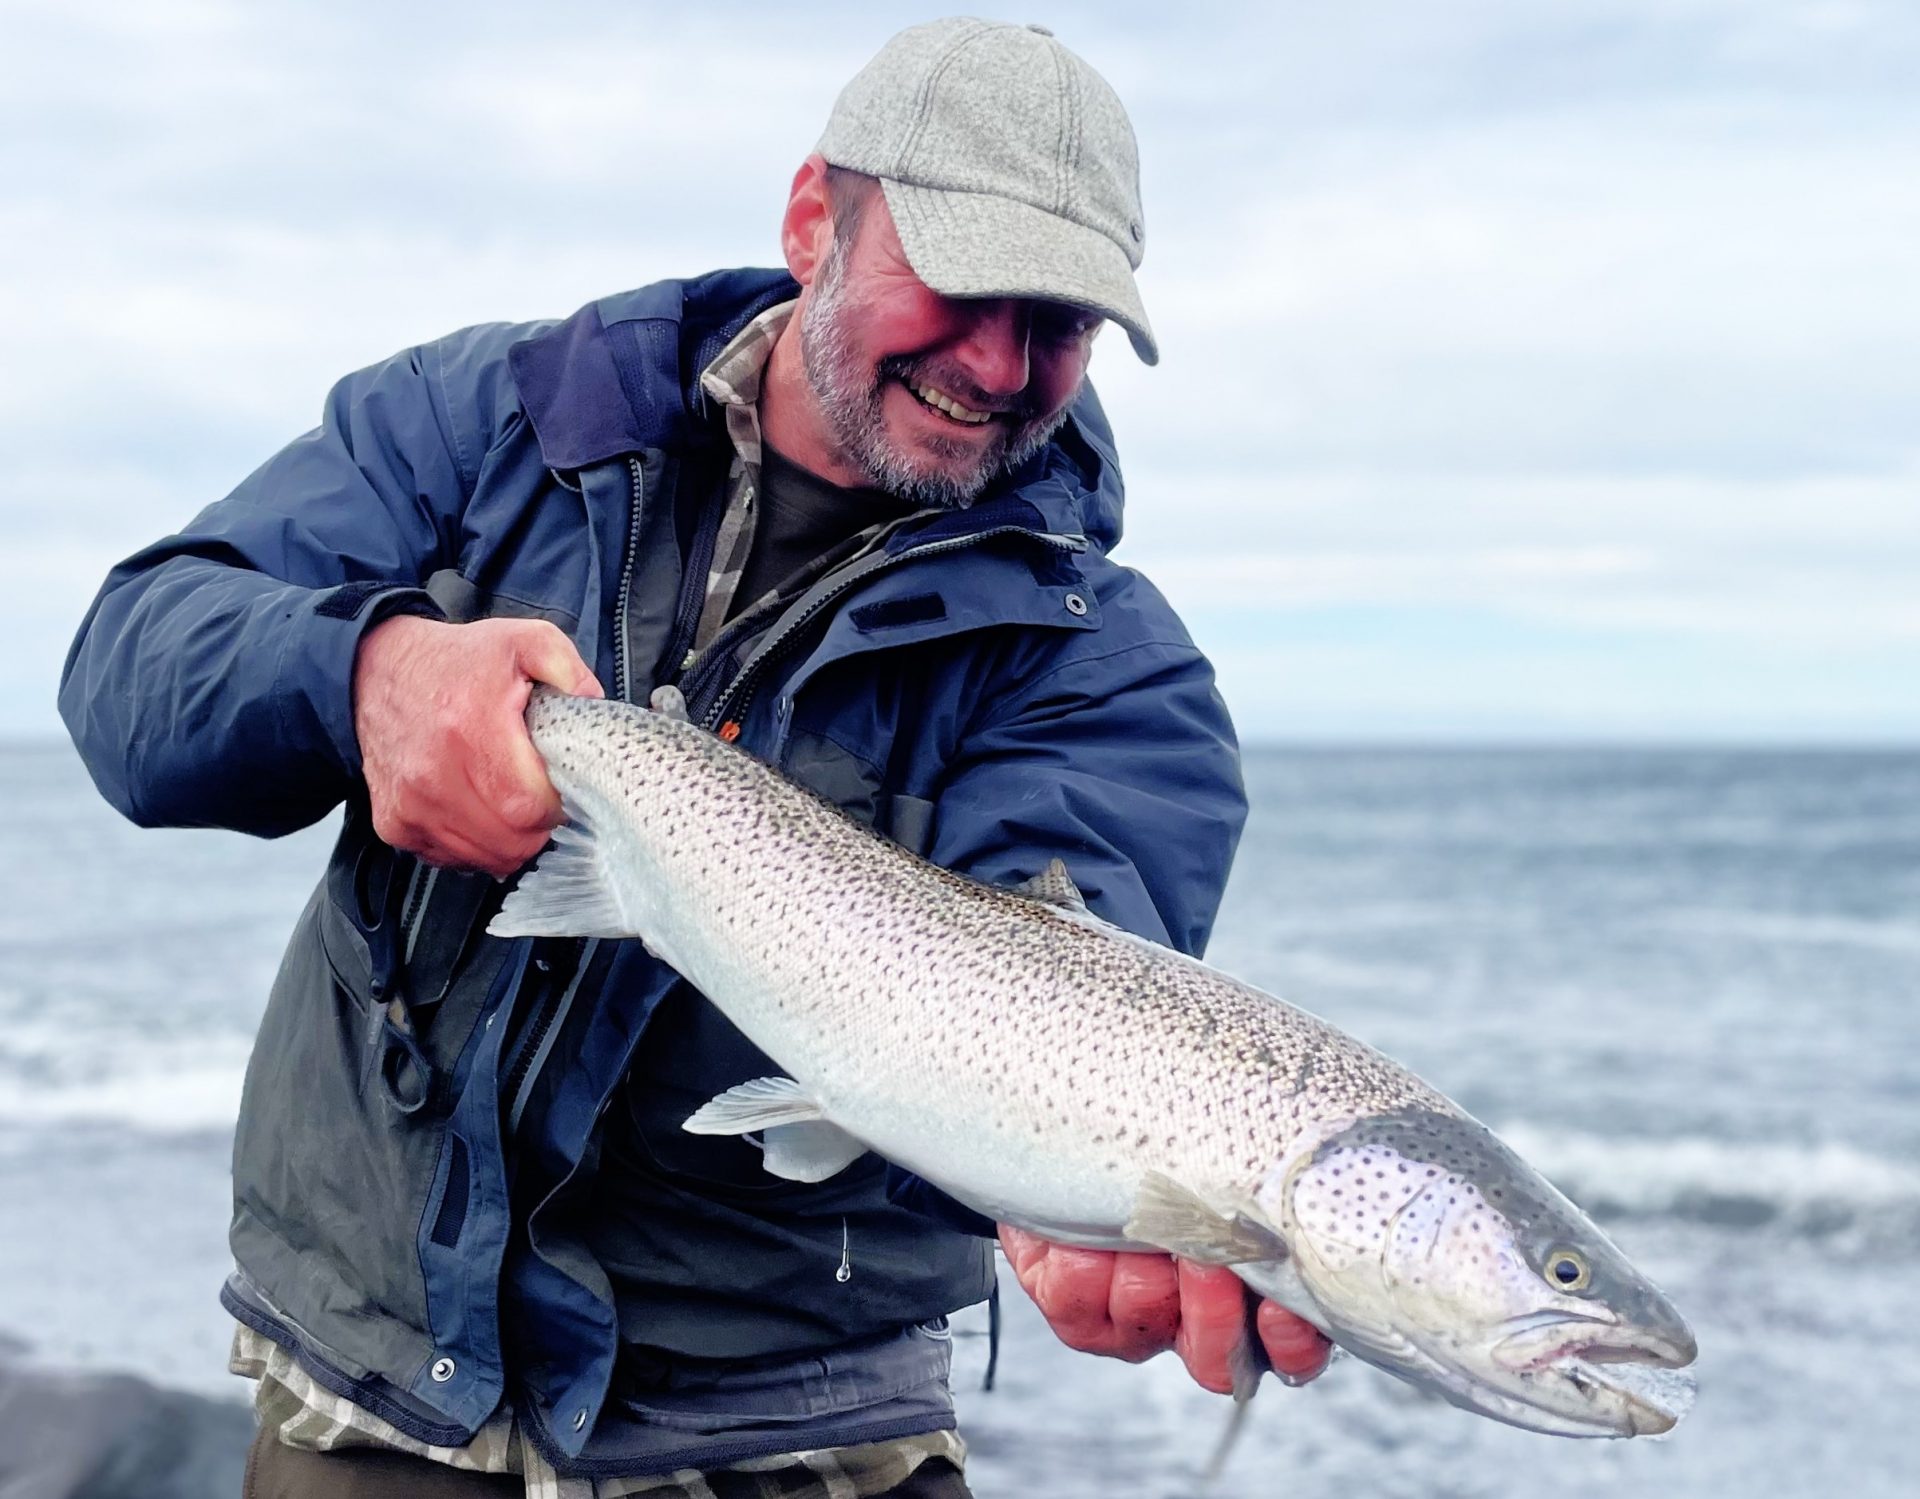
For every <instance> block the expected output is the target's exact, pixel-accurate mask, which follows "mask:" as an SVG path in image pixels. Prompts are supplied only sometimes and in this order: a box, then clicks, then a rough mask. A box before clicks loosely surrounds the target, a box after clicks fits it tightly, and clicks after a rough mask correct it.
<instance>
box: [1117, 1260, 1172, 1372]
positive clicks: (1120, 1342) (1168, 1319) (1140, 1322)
mask: <svg viewBox="0 0 1920 1499" xmlns="http://www.w3.org/2000/svg"><path fill="white" fill-rule="evenodd" d="M1107 1316H1108V1319H1109V1320H1110V1321H1111V1322H1112V1323H1113V1332H1114V1348H1113V1351H1114V1353H1116V1354H1117V1355H1118V1356H1119V1357H1121V1358H1124V1359H1129V1360H1131V1361H1133V1362H1134V1363H1138V1362H1139V1361H1140V1360H1142V1359H1149V1358H1152V1357H1153V1356H1154V1355H1155V1354H1156V1353H1164V1352H1166V1350H1167V1349H1169V1348H1171V1347H1172V1346H1173V1340H1174V1335H1175V1333H1176V1332H1177V1331H1178V1330H1179V1327H1180V1276H1179V1272H1178V1271H1176V1270H1175V1269H1174V1264H1173V1261H1172V1260H1171V1259H1169V1258H1168V1257H1167V1256H1166V1255H1164V1254H1119V1255H1115V1256H1114V1264H1113V1281H1112V1285H1111V1288H1110V1289H1109V1290H1108V1292H1107Z"/></svg>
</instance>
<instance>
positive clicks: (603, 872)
mask: <svg viewBox="0 0 1920 1499" xmlns="http://www.w3.org/2000/svg"><path fill="white" fill-rule="evenodd" d="M562 805H563V806H564V808H565V810H566V814H567V821H566V822H565V823H563V824H562V825H561V826H560V827H558V828H556V829H554V833H553V846H552V847H551V848H549V849H548V850H547V851H546V852H545V853H543V854H542V855H541V856H540V858H539V861H538V862H537V863H535V865H534V866H533V868H532V869H530V870H528V871H527V872H526V874H524V875H522V876H521V878H520V883H519V884H518V885H516V886H514V888H513V890H512V891H511V892H510V893H509V894H508V896H507V898H506V900H505V901H504V902H502V903H501V906H500V911H499V914H497V915H496V916H495V917H494V918H493V920H492V921H490V922H488V923H487V933H488V935H489V936H494V937H638V936H639V935H640V933H639V932H637V931H635V930H634V922H633V918H632V917H631V916H629V915H628V914H627V913H626V912H625V911H624V910H622V909H621V906H620V900H619V897H618V896H617V895H616V894H615V893H614V890H615V885H614V881H613V877H612V871H611V870H610V869H609V868H608V867H607V863H606V860H605V858H604V856H603V854H602V850H601V845H600V838H599V836H598V834H597V833H596V832H595V830H594V826H593V819H592V818H590V817H588V816H587V814H586V813H585V812H584V811H583V810H582V809H581V808H580V807H579V806H578V805H577V804H576V803H575V802H574V801H573V800H572V798H570V797H568V798H563V801H562Z"/></svg>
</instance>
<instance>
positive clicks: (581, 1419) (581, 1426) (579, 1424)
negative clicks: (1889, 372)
mask: <svg viewBox="0 0 1920 1499" xmlns="http://www.w3.org/2000/svg"><path fill="white" fill-rule="evenodd" d="M586 1425H587V1413H586V1412H585V1411H575V1412H574V1413H573V1429H574V1430H575V1431H584V1430H585V1429H586Z"/></svg>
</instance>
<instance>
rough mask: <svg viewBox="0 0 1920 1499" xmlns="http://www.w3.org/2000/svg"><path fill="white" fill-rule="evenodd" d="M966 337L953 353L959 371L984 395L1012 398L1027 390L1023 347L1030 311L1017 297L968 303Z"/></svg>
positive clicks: (1030, 321)
mask: <svg viewBox="0 0 1920 1499" xmlns="http://www.w3.org/2000/svg"><path fill="white" fill-rule="evenodd" d="M967 310H968V312H969V314H970V318H971V321H970V322H969V325H968V328H967V332H966V336H965V337H964V338H962V339H961V340H960V344H959V347H958V348H957V350H956V351H955V352H956V353H957V355H958V357H959V359H960V363H961V365H962V367H963V368H964V369H965V370H966V372H967V374H968V375H969V376H971V377H972V379H973V382H974V383H975V384H976V385H978V386H979V387H980V389H981V390H982V391H983V392H984V393H985V394H987V395H993V396H1010V395H1016V394H1018V393H1019V392H1020V391H1023V390H1025V389H1026V388H1027V375H1028V369H1027V343H1028V340H1029V338H1030V337H1031V336H1032V326H1033V311H1032V308H1031V306H1030V305H1029V304H1028V303H1027V302H1025V301H1022V300H1021V299H1020V298H1018V297H983V298H981V299H980V300H979V301H977V302H969V303H968V304H967Z"/></svg>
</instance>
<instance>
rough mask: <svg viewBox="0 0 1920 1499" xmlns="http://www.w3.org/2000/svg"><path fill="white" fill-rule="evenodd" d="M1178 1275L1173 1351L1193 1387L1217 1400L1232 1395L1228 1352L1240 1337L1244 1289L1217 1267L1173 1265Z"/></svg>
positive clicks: (1244, 1317)
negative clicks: (1177, 1326) (1177, 1316)
mask: <svg viewBox="0 0 1920 1499" xmlns="http://www.w3.org/2000/svg"><path fill="white" fill-rule="evenodd" d="M1176 1263H1177V1264H1178V1266H1179V1272H1180V1335H1179V1337H1178V1338H1176V1339H1175V1340H1174V1345H1173V1346H1174V1351H1175V1352H1176V1353H1178V1354H1179V1355H1180V1361H1181V1362H1182V1363H1183V1364H1185V1365H1186V1366H1187V1372H1188V1373H1189V1374H1191V1375H1192V1376H1193V1378H1194V1381H1195V1383H1197V1384H1199V1385H1200V1386H1201V1387H1202V1388H1204V1389H1209V1390H1212V1391H1213V1392H1214V1393H1215V1394H1217V1395H1230V1394H1232V1393H1233V1371H1232V1367H1231V1365H1230V1363H1229V1359H1230V1358H1231V1357H1232V1354H1233V1350H1234V1348H1235V1346H1236V1345H1238V1343H1239V1341H1240V1339H1241V1338H1243V1337H1245V1336H1246V1326H1247V1287H1246V1282H1245V1281H1243V1280H1241V1279H1240V1277H1239V1276H1237V1275H1235V1274H1234V1273H1233V1272H1232V1271H1231V1270H1228V1269H1226V1268H1225V1267H1223V1266H1220V1265H1196V1264H1193V1263H1192V1262H1191V1261H1189V1260H1179V1261H1176Z"/></svg>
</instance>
